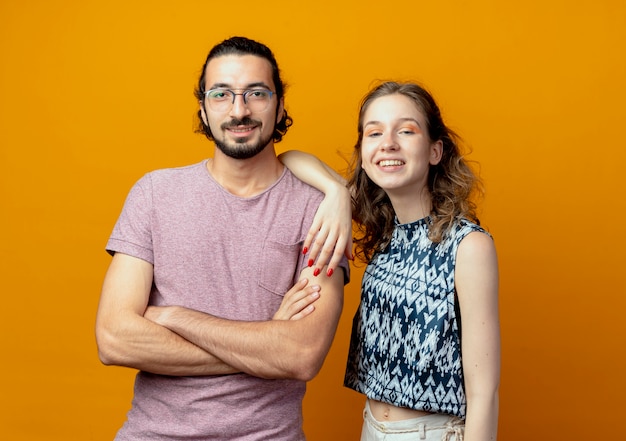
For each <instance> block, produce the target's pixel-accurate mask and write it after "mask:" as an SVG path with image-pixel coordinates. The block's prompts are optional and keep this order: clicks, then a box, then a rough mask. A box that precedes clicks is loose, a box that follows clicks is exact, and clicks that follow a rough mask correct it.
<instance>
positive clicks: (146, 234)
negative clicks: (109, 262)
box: [106, 174, 154, 264]
mask: <svg viewBox="0 0 626 441" xmlns="http://www.w3.org/2000/svg"><path fill="white" fill-rule="evenodd" d="M151 225H152V185H151V179H150V175H149V174H148V175H145V176H144V177H142V178H141V179H140V180H139V181H137V183H136V184H135V185H134V186H133V187H132V188H131V190H130V192H129V193H128V196H127V197H126V201H125V202H124V208H123V209H122V213H121V214H120V217H119V218H118V220H117V222H116V224H115V227H114V228H113V232H112V233H111V236H110V237H109V241H108V242H107V245H106V250H107V251H108V252H109V254H111V255H113V254H115V253H123V254H128V255H130V256H133V257H137V258H140V259H143V260H145V261H147V262H149V263H152V264H154V253H153V246H152V228H151Z"/></svg>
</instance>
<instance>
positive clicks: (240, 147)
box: [213, 117, 274, 159]
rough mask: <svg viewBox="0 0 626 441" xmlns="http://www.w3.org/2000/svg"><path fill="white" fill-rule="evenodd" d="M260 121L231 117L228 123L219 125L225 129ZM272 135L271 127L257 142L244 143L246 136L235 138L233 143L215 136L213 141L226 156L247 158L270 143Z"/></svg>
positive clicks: (256, 153)
mask: <svg viewBox="0 0 626 441" xmlns="http://www.w3.org/2000/svg"><path fill="white" fill-rule="evenodd" d="M260 124H261V123H260V122H259V121H254V120H253V119H251V118H248V117H245V118H244V119H241V120H239V119H232V120H231V121H229V122H228V123H224V124H222V126H221V129H222V130H224V131H225V130H226V129H228V128H229V127H236V126H240V125H243V126H251V125H254V126H257V127H258V126H260ZM273 135H274V130H273V129H272V131H271V132H270V133H269V134H268V135H267V136H266V137H265V138H263V137H262V138H260V139H259V141H258V142H257V143H254V144H247V143H246V138H245V137H243V138H235V143H234V144H227V143H226V142H224V141H222V140H219V139H217V138H214V140H213V141H214V142H215V145H216V146H217V148H218V149H220V150H221V151H222V153H224V154H225V155H226V156H229V157H231V158H233V159H249V158H252V157H253V156H256V155H258V154H259V153H261V152H262V151H263V150H264V149H265V147H267V145H268V144H269V143H270V141H271V140H272V137H273Z"/></svg>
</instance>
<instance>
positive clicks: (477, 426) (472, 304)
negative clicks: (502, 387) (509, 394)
mask: <svg viewBox="0 0 626 441" xmlns="http://www.w3.org/2000/svg"><path fill="white" fill-rule="evenodd" d="M455 280H456V289H457V293H458V297H459V306H460V310H461V324H462V332H463V337H462V343H461V344H462V353H463V375H464V377H465V393H466V397H467V416H466V419H465V438H464V439H465V441H487V440H495V439H496V438H497V433H498V386H499V383H500V320H499V313H498V261H497V256H496V250H495V246H494V243H493V240H492V239H491V238H490V237H489V236H488V235H486V234H484V233H480V232H474V233H470V234H469V235H468V236H467V237H465V239H463V240H462V241H461V244H460V245H459V249H458V253H457V261H456V269H455Z"/></svg>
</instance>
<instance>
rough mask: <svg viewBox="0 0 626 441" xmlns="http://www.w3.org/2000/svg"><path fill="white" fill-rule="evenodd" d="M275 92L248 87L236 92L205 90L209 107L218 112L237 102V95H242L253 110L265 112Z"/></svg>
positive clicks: (219, 89) (228, 108)
mask: <svg viewBox="0 0 626 441" xmlns="http://www.w3.org/2000/svg"><path fill="white" fill-rule="evenodd" d="M274 93H275V92H272V91H271V90H267V89H247V90H244V91H243V92H241V93H235V92H234V91H232V90H230V89H222V88H218V89H211V90H207V91H206V92H204V96H205V97H206V100H207V101H208V103H209V108H210V109H211V110H214V111H216V112H225V111H227V110H230V108H231V107H232V106H233V104H235V97H236V96H237V95H241V96H242V97H243V102H244V104H245V105H246V106H248V109H250V111H252V112H263V111H264V110H265V109H267V107H268V106H269V104H270V101H271V100H272V95H274Z"/></svg>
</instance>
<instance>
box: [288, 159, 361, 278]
mask: <svg viewBox="0 0 626 441" xmlns="http://www.w3.org/2000/svg"><path fill="white" fill-rule="evenodd" d="M278 158H279V159H280V161H281V162H282V163H283V164H284V165H285V166H286V167H287V168H289V170H291V172H292V173H293V174H294V175H295V176H296V177H298V178H299V179H300V180H302V181H304V182H306V183H307V184H309V185H311V186H312V187H315V188H317V189H318V190H320V191H321V192H323V193H324V194H325V197H324V200H323V201H322V203H321V204H320V206H319V208H318V210H317V213H316V214H315V218H314V219H313V224H312V225H311V228H310V230H309V233H308V234H307V237H306V240H305V241H304V250H303V251H304V252H305V253H306V252H307V251H308V250H309V249H310V253H309V256H310V259H309V266H313V265H315V268H314V270H315V274H318V273H319V271H320V269H321V268H322V267H324V265H325V264H326V262H329V263H328V272H327V275H329V276H330V275H332V273H333V272H334V271H335V269H336V268H337V265H338V264H339V262H340V261H341V258H342V256H343V255H345V256H346V257H347V258H348V259H353V256H352V200H351V198H350V193H349V192H348V189H347V188H346V181H345V180H344V179H343V178H342V177H341V176H340V175H339V174H338V173H336V172H335V171H334V170H333V169H331V168H330V167H328V166H327V165H326V164H324V163H323V162H322V161H320V160H319V159H317V158H316V157H315V156H313V155H310V154H308V153H304V152H300V151H296V150H290V151H288V152H285V153H282V154H280V155H279V156H278Z"/></svg>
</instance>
